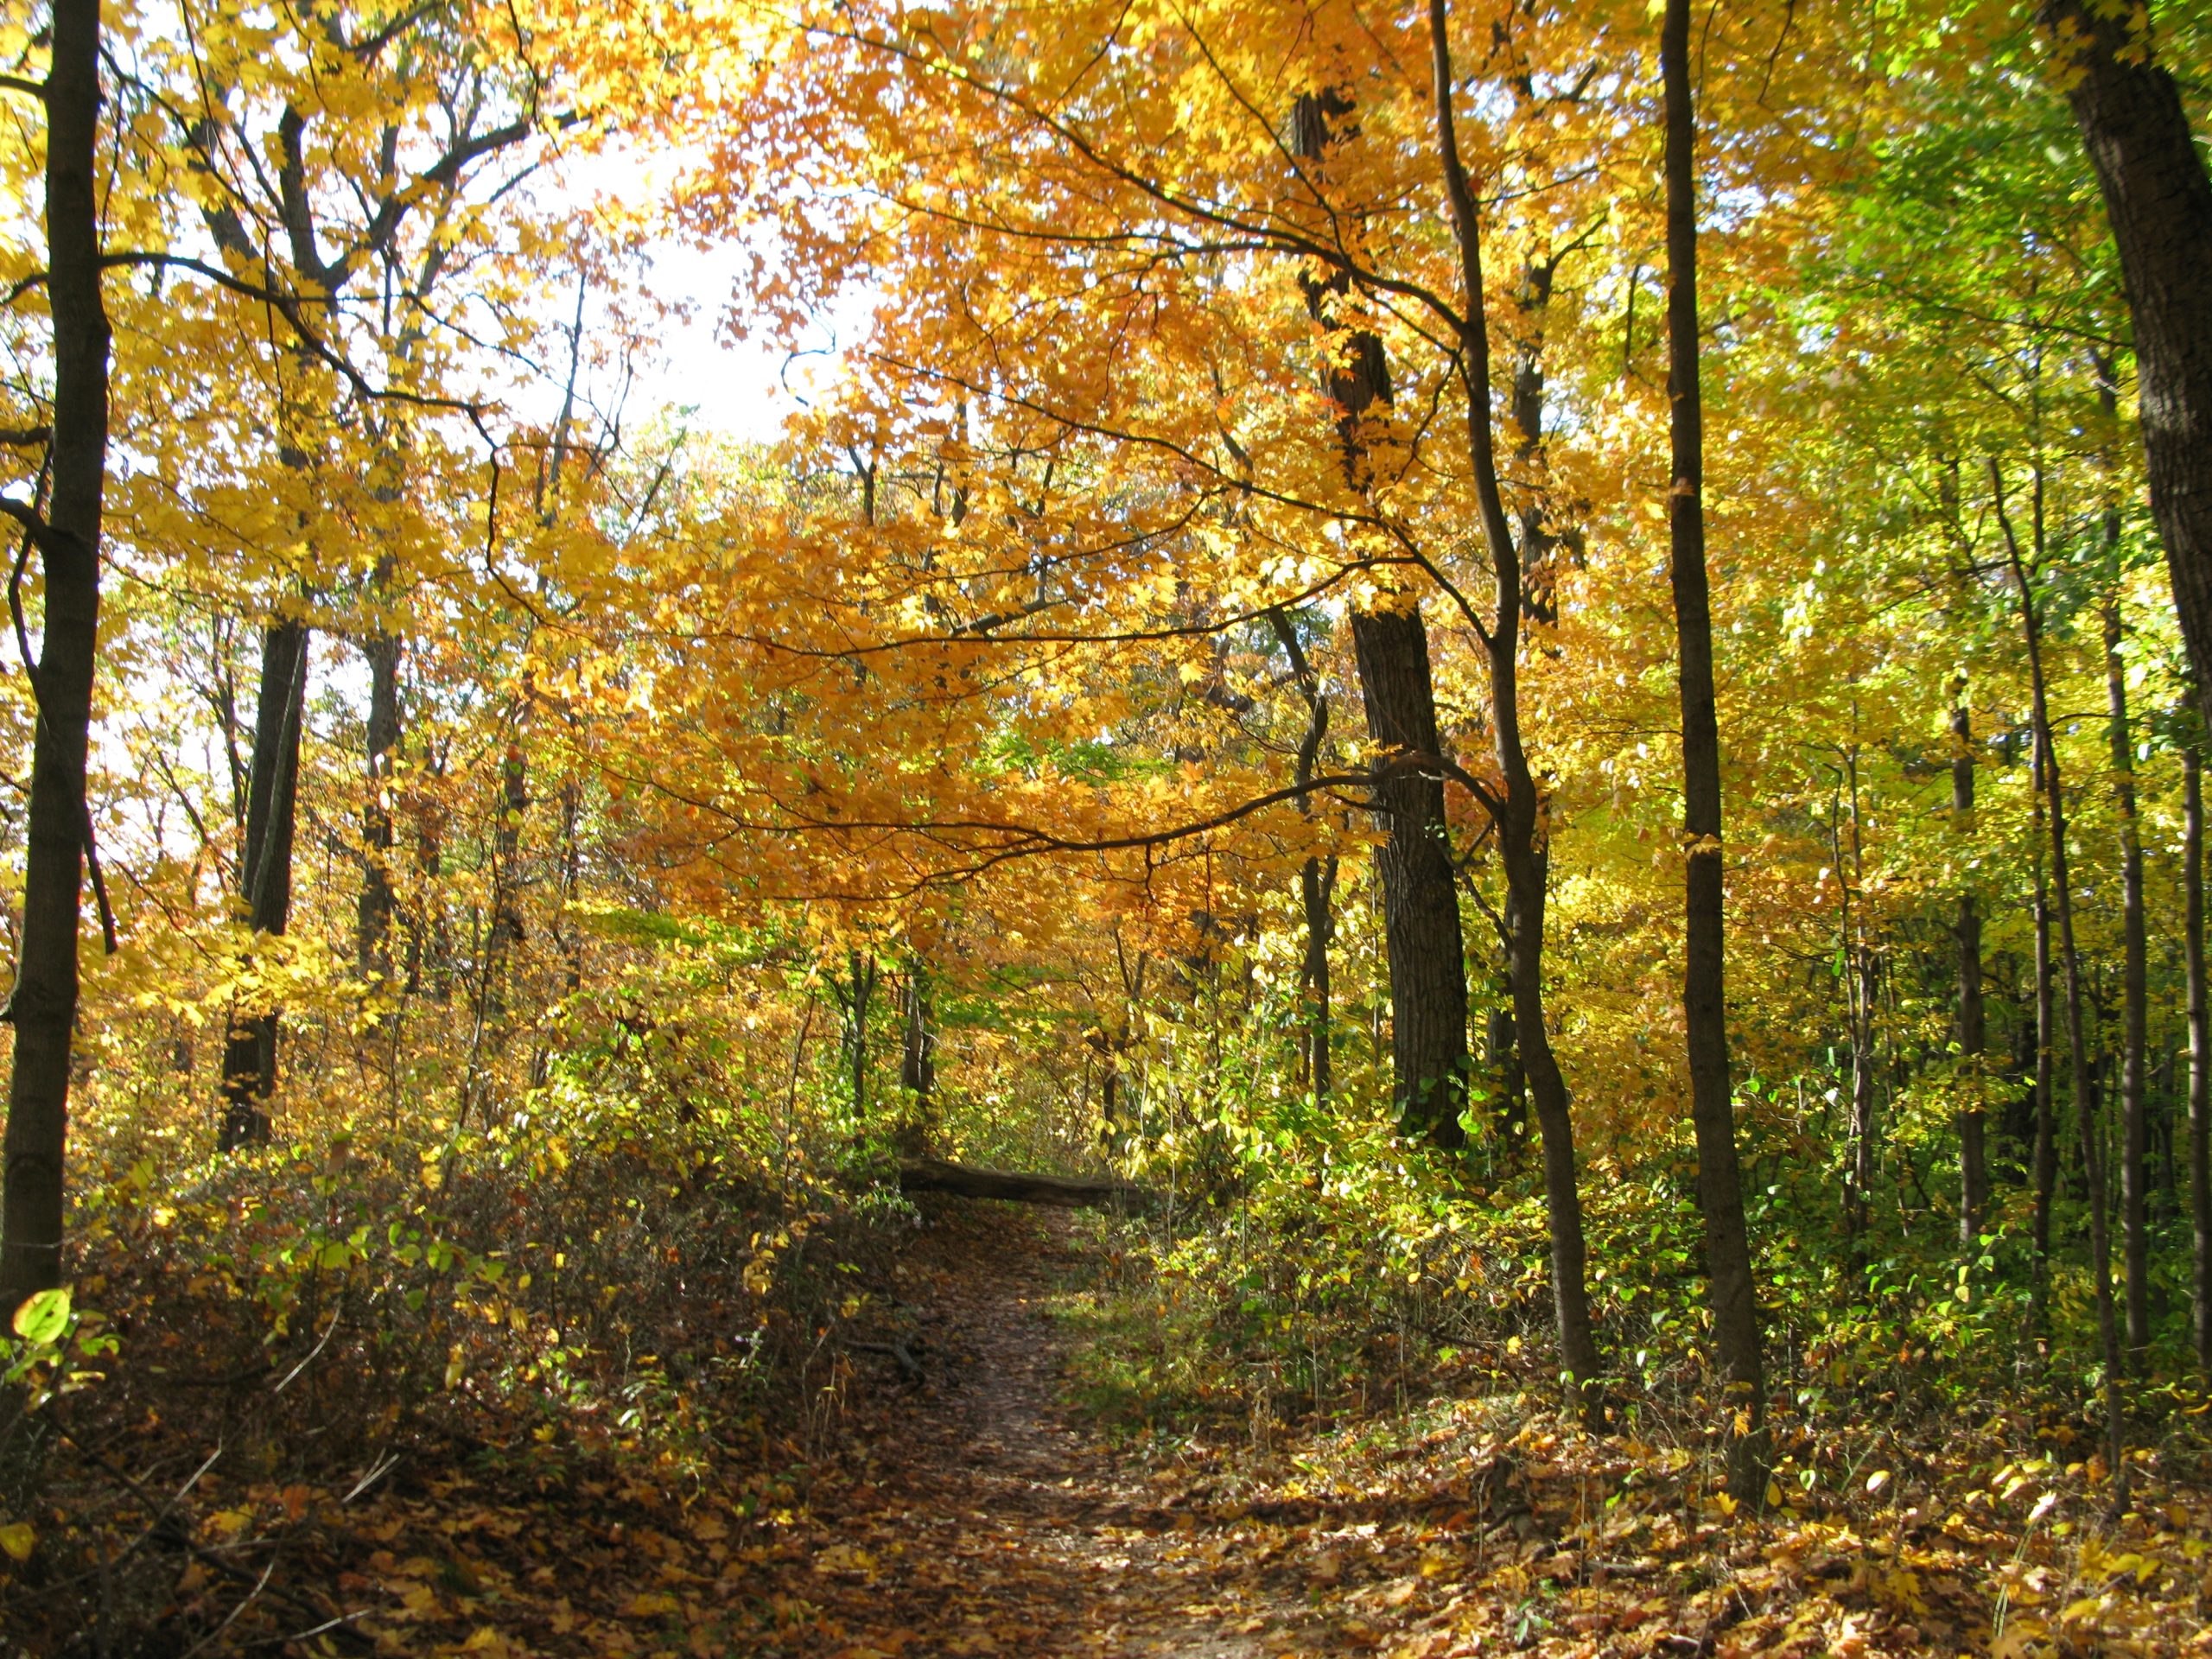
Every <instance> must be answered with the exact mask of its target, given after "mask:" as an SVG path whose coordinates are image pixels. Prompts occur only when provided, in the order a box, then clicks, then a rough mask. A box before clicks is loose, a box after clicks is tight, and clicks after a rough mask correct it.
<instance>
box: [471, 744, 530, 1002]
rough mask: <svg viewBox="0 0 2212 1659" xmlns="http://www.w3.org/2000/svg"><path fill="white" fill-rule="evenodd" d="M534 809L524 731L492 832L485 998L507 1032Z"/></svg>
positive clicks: (510, 755) (504, 772)
mask: <svg viewBox="0 0 2212 1659" xmlns="http://www.w3.org/2000/svg"><path fill="white" fill-rule="evenodd" d="M529 810H530V762H529V760H527V758H526V757H525V756H524V753H523V748H522V740H521V738H520V736H519V735H518V736H516V737H513V738H511V739H510V740H509V741H508V743H507V748H506V753H505V755H504V756H503V757H502V758H501V760H500V761H499V823H498V826H497V828H495V829H493V834H492V925H491V929H490V931H488V932H487V933H486V935H485V938H484V979H483V985H482V988H481V994H480V999H479V1000H480V1002H481V1003H482V1005H483V1007H484V1022H485V1024H486V1026H488V1027H492V1028H493V1030H495V1031H499V1030H501V1029H502V1028H503V1027H505V1022H506V1016H507V976H508V974H509V972H510V971H511V969H512V958H513V957H514V956H515V953H516V952H517V951H518V950H519V949H520V948H521V945H522V942H523V933H524V925H523V916H522V869H521V865H522V824H523V817H524V814H525V813H527V812H528V811H529Z"/></svg>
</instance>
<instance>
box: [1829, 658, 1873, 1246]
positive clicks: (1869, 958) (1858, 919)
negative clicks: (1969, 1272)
mask: <svg viewBox="0 0 2212 1659" xmlns="http://www.w3.org/2000/svg"><path fill="white" fill-rule="evenodd" d="M1851 712H1852V721H1853V740H1852V745H1851V747H1850V749H1849V750H1848V751H1847V753H1846V754H1845V757H1844V770H1845V775H1846V778H1847V780H1848V782H1849V785H1850V792H1851V854H1850V859H1851V863H1850V869H1851V874H1850V879H1849V880H1848V881H1847V882H1846V883H1845V885H1844V887H1843V902H1842V903H1841V905H1840V906H1838V907H1837V944H1838V946H1839V948H1840V951H1841V954H1842V957H1843V960H1844V963H1845V973H1846V975H1847V977H1846V980H1845V982H1844V998H1845V1001H1847V1003H1848V1004H1849V1006H1850V1010H1851V1148H1850V1156H1849V1158H1848V1160H1847V1164H1846V1168H1845V1171H1844V1178H1843V1223H1844V1231H1845V1234H1846V1235H1847V1236H1848V1237H1849V1238H1850V1240H1851V1252H1850V1259H1851V1268H1852V1271H1853V1273H1854V1274H1856V1273H1859V1272H1863V1271H1864V1270H1865V1268H1866V1223H1867V1216H1868V1206H1869V1204H1870V1201H1871V1199H1872V1195H1873V1191H1874V1174H1875V1170H1876V1168H1877V1166H1878V1155H1877V1147H1876V1143H1875V1122H1874V1067H1875V1058H1874V993H1875V989H1876V976H1877V973H1878V964H1877V962H1876V958H1875V954H1874V949H1873V946H1872V944H1869V943H1868V941H1867V938H1866V931H1867V930H1866V910H1865V904H1864V899H1865V895H1866V841H1865V838H1864V836H1862V835H1861V833H1860V829H1859V744H1858V738H1857V735H1856V729H1857V724H1858V718H1859V703H1858V700H1857V698H1856V697H1855V696H1854V697H1853V701H1852V706H1851ZM1835 861H1836V869H1837V871H1838V873H1839V874H1840V873H1841V872H1842V870H1843V868H1844V852H1843V845H1842V841H1841V837H1840V834H1839V836H1838V838H1837V841H1836V849H1835ZM1854 900H1856V901H1858V902H1854Z"/></svg>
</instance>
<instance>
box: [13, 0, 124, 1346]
mask: <svg viewBox="0 0 2212 1659" xmlns="http://www.w3.org/2000/svg"><path fill="white" fill-rule="evenodd" d="M99 50H100V12H99V0H54V29H53V35H52V58H51V60H50V64H49V67H48V72H47V82H46V115H47V143H46V239H47V270H48V283H47V295H48V303H49V306H50V308H51V314H52V316H53V319H54V419H53V423H52V424H53V435H52V438H51V440H50V442H51V443H52V451H51V454H52V478H53V486H52V495H51V498H50V499H49V501H48V507H47V512H46V516H45V518H44V519H43V520H42V521H41V519H40V518H39V517H38V512H37V508H36V506H35V505H27V506H24V507H23V508H22V512H18V513H16V517H19V518H23V520H24V523H25V524H26V527H27V528H29V529H30V531H31V532H32V535H33V537H34V540H35V543H37V546H38V550H39V553H40V556H41V563H42V565H43V567H44V570H45V575H46V614H45V620H44V627H43V634H44V640H43V645H42V648H41V652H40V656H39V665H38V671H37V674H36V676H35V683H34V686H33V691H34V694H35V696H36V699H37V702H38V726H37V730H36V732H35V735H34V736H33V738H32V742H31V787H30V803H29V831H28V839H29V851H28V855H27V857H26V860H25V864H24V871H23V928H22V943H21V946H20V949H19V952H18V956H17V959H16V985H15V990H14V993H13V994H12V995H10V997H9V999H8V1005H7V1009H6V1014H7V1017H8V1019H10V1020H11V1021H12V1022H13V1023H14V1025H15V1027H16V1043H15V1069H14V1071H13V1072H12V1074H11V1075H10V1077H9V1080H8V1127H7V1133H6V1139H5V1147H4V1156H5V1160H6V1170H5V1175H4V1178H0V1179H3V1180H4V1198H0V1304H4V1305H5V1306H6V1307H7V1308H12V1307H13V1306H15V1305H16V1303H18V1302H20V1301H21V1300H22V1299H23V1298H24V1297H26V1296H28V1295H30V1294H33V1293H34V1292H36V1291H41V1290H47V1289H50V1288H52V1287H54V1286H55V1285H58V1284H59V1283H60V1282H61V1225H62V1206H63V1198H64V1194H65V1192H66V1188H65V1185H64V1174H63V1169H64V1166H63V1154H64V1152H65V1150H66V1148H67V1142H68V1126H69V1052H70V1042H71V1038H72V1036H73V1033H74V1032H75V1029H76V1024H77V923H78V908H79V899H80V898H81V895H82V893H83V885H84V858H83V855H84V849H85V839H86V831H87V829H88V826H89V823H90V820H89V818H88V817H87V814H86V804H85V757H86V749H87V747H88V746H89V742H90V734H91V729H92V673H93V667H94V664H95V660H96V658H97V656H98V652H99V605H100V588H99V535H100V501H101V495H102V492H103V490H104V488H105V483H106V477H107V428H108V322H107V312H106V310H105V308H104V307H103V305H102V303H101V300H100V241H99V204H98V200H97V198H96V195H95V187H94V175H95V167H96V159H95V157H96V151H97V147H98V142H99V105H100V89H99Z"/></svg>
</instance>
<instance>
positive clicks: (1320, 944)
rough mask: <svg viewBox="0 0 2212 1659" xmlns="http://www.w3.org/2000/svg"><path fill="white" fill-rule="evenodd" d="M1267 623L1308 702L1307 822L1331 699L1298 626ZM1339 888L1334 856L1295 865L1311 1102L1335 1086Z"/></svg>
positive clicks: (1304, 756)
mask: <svg viewBox="0 0 2212 1659" xmlns="http://www.w3.org/2000/svg"><path fill="white" fill-rule="evenodd" d="M1268 626H1270V627H1272V628H1273V629H1274V634H1275V639H1276V640H1277V641H1278V642H1279V643H1280V644H1281V646H1282V648H1283V652H1284V654H1285V655H1286V656H1287V657H1288V658H1290V671H1291V677H1292V678H1293V679H1294V680H1295V681H1296V682H1297V684H1298V693H1299V696H1300V697H1301V698H1303V699H1304V700H1305V703H1306V732H1305V734H1304V735H1303V736H1301V737H1300V739H1299V741H1298V766H1297V772H1296V773H1295V781H1296V783H1297V785H1298V787H1299V791H1300V794H1299V797H1298V810H1299V812H1300V815H1301V816H1302V817H1306V819H1308V820H1309V821H1310V820H1311V819H1312V818H1313V797H1312V796H1310V795H1308V794H1306V792H1305V791H1306V790H1308V789H1309V788H1311V787H1312V785H1313V768H1314V764H1315V762H1316V761H1317V760H1319V757H1320V753H1321V745H1322V743H1323V742H1324V741H1326V739H1327V737H1328V735H1329V700H1328V698H1327V697H1326V696H1323V695H1322V691H1321V681H1320V677H1319V675H1317V674H1316V673H1315V672H1314V671H1313V662H1312V660H1311V659H1310V658H1308V657H1307V656H1306V647H1305V645H1303V644H1302V643H1301V642H1300V639H1299V638H1298V627H1297V625H1296V624H1295V623H1294V622H1293V621H1292V620H1291V618H1290V614H1289V613H1288V612H1287V611H1285V610H1284V609H1283V608H1282V607H1281V606H1280V605H1278V606H1275V607H1273V608H1272V609H1270V610H1269V611H1268ZM1336 885H1337V860H1336V855H1334V854H1333V853H1332V854H1330V855H1327V856H1326V857H1322V856H1319V855H1315V856H1312V857H1309V858H1307V859H1306V861H1305V862H1304V863H1303V864H1301V865H1300V867H1299V870H1298V899H1299V909H1300V912H1301V914H1302V916H1303V918H1304V920H1305V923H1306V958H1305V961H1304V962H1303V963H1300V968H1299V974H1298V992H1299V1000H1300V1003H1301V1004H1302V1005H1303V1006H1302V1007H1301V1008H1300V1020H1299V1027H1300V1041H1299V1046H1300V1050H1301V1052H1302V1053H1303V1056H1304V1058H1305V1062H1306V1087H1307V1088H1309V1089H1310V1090H1313V1098H1314V1099H1315V1101H1317V1102H1319V1101H1325V1100H1326V1099H1328V1097H1329V1094H1330V1090H1331V1087H1332V1084H1333V1082H1334V1078H1333V1077H1332V1066H1331V1065H1330V1055H1329V942H1330V940H1331V939H1332V938H1333V937H1334V936H1335V933H1336V912H1335V906H1334V902H1333V900H1334V893H1335V888H1336Z"/></svg>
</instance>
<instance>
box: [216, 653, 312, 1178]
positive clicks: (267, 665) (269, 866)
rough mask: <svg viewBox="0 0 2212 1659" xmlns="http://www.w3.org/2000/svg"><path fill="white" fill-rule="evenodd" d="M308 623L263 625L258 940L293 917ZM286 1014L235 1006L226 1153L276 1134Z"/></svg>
mask: <svg viewBox="0 0 2212 1659" xmlns="http://www.w3.org/2000/svg"><path fill="white" fill-rule="evenodd" d="M307 686H308V626H307V624H306V623H304V622H302V621H298V620H284V621H280V622H277V623H273V624H271V625H270V626H269V627H267V628H265V629H264V630H263V631H262V636H261V682H260V689H259V692H258V696H257V702H256V703H255V706H254V711H253V758H252V760H251V764H250V767H249V772H248V778H247V794H246V812H245V853H244V855H243V856H242V857H241V858H240V859H239V861H238V880H239V881H240V884H241V887H240V893H239V896H240V897H241V898H242V899H244V901H245V913H246V916H245V918H246V924H247V925H248V926H250V927H251V929H252V930H253V932H254V935H255V937H256V938H262V937H264V936H266V937H271V938H274V937H278V936H281V935H282V934H283V931H284V930H285V928H286V927H287V926H288V925H289V923H290V920H291V915H292V836H293V827H294V823H295V822H296V811H295V809H296V804H297V797H298V794H299V779H300V725H301V722H302V720H303V718H304V717H305V715H306V711H307ZM281 1036H282V1015H281V1014H279V1012H278V1011H277V1008H276V1007H273V1006H272V1007H266V1008H256V1009H253V1010H251V1011H247V1012H238V1011H233V1013H232V1016H231V1022H230V1031H229V1034H228V1036H227V1038H226V1040H225V1042H224V1045H223V1098H224V1103H225V1104H224V1110H223V1122H222V1128H221V1131H220V1135H219V1145H220V1147H221V1148H222V1150H223V1151H225V1152H236V1151H238V1149H239V1148H240V1147H250V1146H259V1145H262V1144H263V1143H264V1142H265V1141H267V1140H268V1139H269V1132H270V1120H269V1100H270V1096H271V1095H273V1094H274V1093H275V1092H276V1090H277V1046H278V1043H279V1041H280V1039H281Z"/></svg>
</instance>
